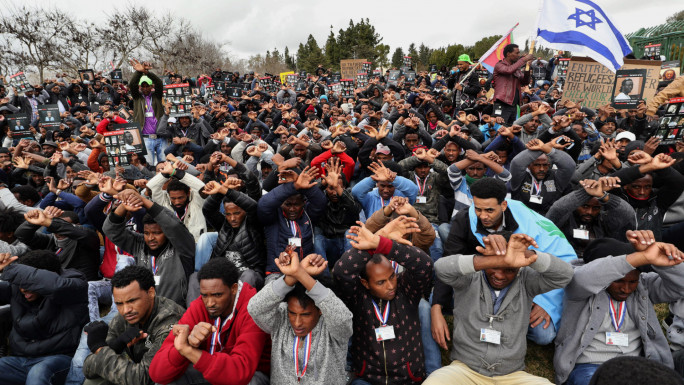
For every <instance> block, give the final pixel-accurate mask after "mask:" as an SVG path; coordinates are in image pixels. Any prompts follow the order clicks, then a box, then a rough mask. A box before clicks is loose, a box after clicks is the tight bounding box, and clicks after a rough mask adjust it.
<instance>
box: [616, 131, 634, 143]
mask: <svg viewBox="0 0 684 385" xmlns="http://www.w3.org/2000/svg"><path fill="white" fill-rule="evenodd" d="M622 139H627V140H629V141H630V142H631V141H633V140H636V135H634V133H632V132H629V131H622V132H621V133H619V134H617V136H616V137H615V141H616V142H617V141H620V140H622Z"/></svg>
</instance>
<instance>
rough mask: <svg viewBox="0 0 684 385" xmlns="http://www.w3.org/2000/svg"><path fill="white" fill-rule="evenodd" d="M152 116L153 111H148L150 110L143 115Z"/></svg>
mask: <svg viewBox="0 0 684 385" xmlns="http://www.w3.org/2000/svg"><path fill="white" fill-rule="evenodd" d="M153 116H154V113H152V111H150V112H145V117H146V118H151V117H153Z"/></svg>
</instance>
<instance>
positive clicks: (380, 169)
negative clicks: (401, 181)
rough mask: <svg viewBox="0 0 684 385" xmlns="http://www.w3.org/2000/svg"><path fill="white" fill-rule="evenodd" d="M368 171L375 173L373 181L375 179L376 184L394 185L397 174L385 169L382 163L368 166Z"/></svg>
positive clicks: (372, 176)
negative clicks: (388, 183) (387, 183)
mask: <svg viewBox="0 0 684 385" xmlns="http://www.w3.org/2000/svg"><path fill="white" fill-rule="evenodd" d="M368 169H369V170H371V171H372V172H373V175H371V179H373V180H374V181H375V182H390V183H392V182H394V178H396V176H397V174H396V173H395V172H393V171H392V170H390V169H388V168H387V167H385V165H384V164H382V162H373V163H371V164H370V165H369V166H368Z"/></svg>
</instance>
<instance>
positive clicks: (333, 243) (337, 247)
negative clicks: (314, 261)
mask: <svg viewBox="0 0 684 385" xmlns="http://www.w3.org/2000/svg"><path fill="white" fill-rule="evenodd" d="M314 234H315V237H314V252H315V253H316V254H320V255H321V256H322V257H323V258H325V259H326V260H327V261H328V269H329V270H332V268H333V266H335V263H337V260H339V259H340V257H341V256H342V254H344V252H345V251H347V250H349V249H350V248H351V244H350V243H349V239H347V237H346V235H347V234H348V232H345V233H344V235H343V236H341V237H339V238H326V237H325V236H324V235H323V230H321V228H320V227H314Z"/></svg>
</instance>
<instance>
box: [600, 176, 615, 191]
mask: <svg viewBox="0 0 684 385" xmlns="http://www.w3.org/2000/svg"><path fill="white" fill-rule="evenodd" d="M599 181H600V182H601V188H602V189H603V191H609V190H612V189H614V188H618V187H620V178H618V177H616V176H603V177H601V178H599Z"/></svg>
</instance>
